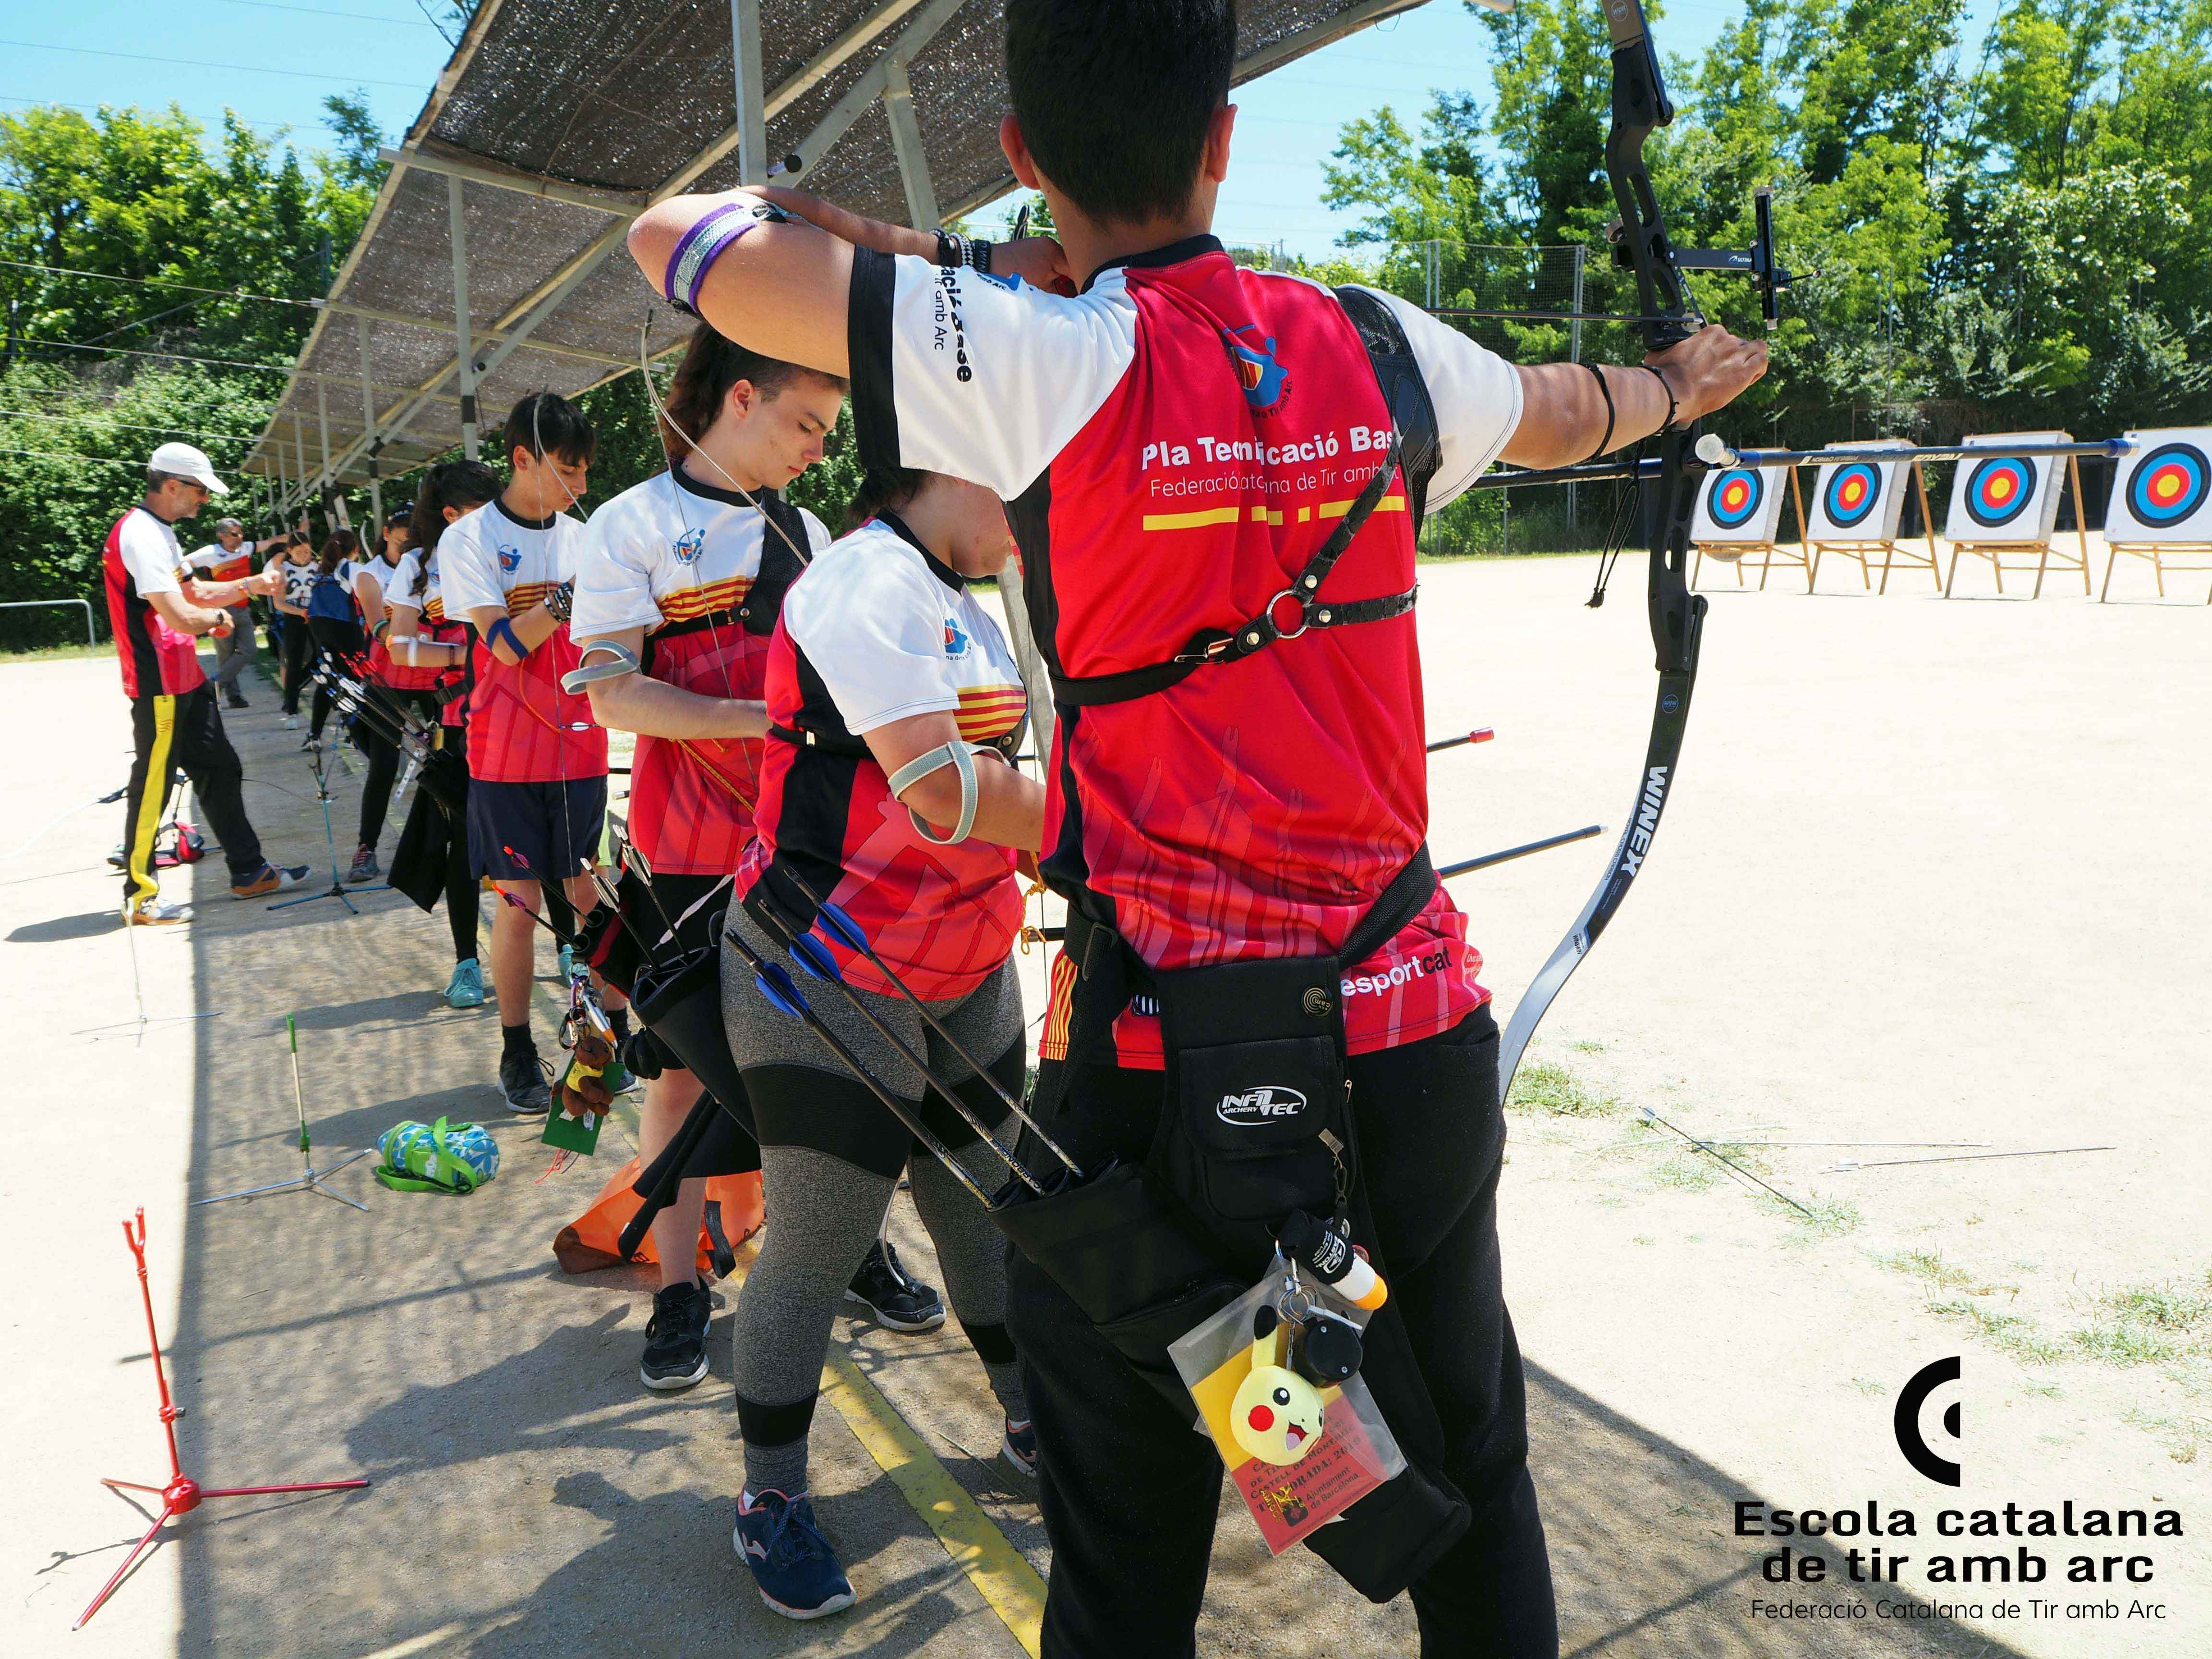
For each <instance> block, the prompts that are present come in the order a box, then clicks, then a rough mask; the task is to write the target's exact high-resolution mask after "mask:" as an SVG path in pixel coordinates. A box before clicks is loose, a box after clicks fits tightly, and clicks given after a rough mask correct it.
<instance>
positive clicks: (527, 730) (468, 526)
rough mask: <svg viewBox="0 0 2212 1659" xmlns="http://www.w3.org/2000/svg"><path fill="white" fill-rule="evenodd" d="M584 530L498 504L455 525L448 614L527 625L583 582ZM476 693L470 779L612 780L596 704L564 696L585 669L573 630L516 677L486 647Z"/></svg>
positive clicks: (477, 665) (554, 637) (443, 569)
mask: <svg viewBox="0 0 2212 1659" xmlns="http://www.w3.org/2000/svg"><path fill="white" fill-rule="evenodd" d="M583 542H584V526H582V525H581V524H580V523H579V522H577V520H574V519H572V518H569V517H568V515H567V514H566V513H555V514H554V515H553V516H552V517H551V518H550V519H542V520H536V521H534V522H532V521H529V520H522V519H518V518H516V517H515V516H514V515H513V513H509V512H508V511H507V508H506V507H504V506H502V505H501V503H500V502H498V501H491V502H488V503H487V504H486V505H484V506H483V507H479V508H478V509H477V511H475V512H473V513H470V514H469V515H468V516H467V517H466V518H465V519H461V520H457V521H456V522H454V523H453V524H451V525H449V526H447V528H446V532H445V533H444V534H443V535H441V536H440V537H439V538H438V551H437V561H436V562H437V566H438V569H439V571H440V573H441V577H442V580H443V586H444V592H443V596H442V597H443V599H444V603H445V609H446V611H447V613H449V614H450V615H451V616H452V617H453V618H454V619H455V620H456V621H459V622H466V621H467V620H468V619H469V614H470V613H471V611H477V610H481V609H483V608H485V607H487V606H496V607H502V608H504V609H505V611H507V615H508V616H509V617H519V616H520V615H521V614H522V613H523V612H524V611H527V610H529V609H530V608H531V607H532V605H536V604H538V601H540V600H541V599H544V597H545V596H546V595H547V594H548V593H550V592H552V591H553V589H555V588H556V587H557V586H560V585H561V584H562V582H564V581H567V580H569V578H571V577H573V576H574V574H576V558H577V555H578V553H579V552H580V551H581V550H582V547H583ZM471 665H472V667H473V671H474V674H475V681H476V689H475V690H473V691H472V692H471V694H470V696H469V775H471V777H473V778H475V779H477V781H480V782H485V783H551V782H554V781H556V780H559V779H562V778H602V777H605V775H606V773H607V734H606V732H604V731H603V730H601V729H600V728H599V726H596V725H593V724H592V705H591V703H590V702H588V701H587V700H586V698H584V697H583V696H580V695H578V696H570V695H569V694H568V692H566V691H563V690H562V689H561V677H562V675H563V674H565V673H567V672H568V671H569V670H570V669H572V668H574V666H575V665H576V647H575V645H574V642H573V641H571V640H570V638H569V635H568V624H567V623H562V624H561V625H559V626H558V627H556V628H555V629H554V630H553V632H552V633H551V634H550V635H548V636H547V637H546V639H545V641H544V643H542V644H541V645H539V646H538V648H537V649H536V650H535V651H532V653H530V654H529V655H528V656H527V657H525V658H524V659H522V663H521V665H520V666H519V667H513V668H510V667H508V666H507V664H505V663H503V662H501V660H500V659H498V658H497V657H495V656H494V655H493V654H492V653H491V650H490V647H488V646H487V645H485V643H484V642H483V641H482V640H478V641H477V646H476V650H475V653H474V654H473V656H472V658H471Z"/></svg>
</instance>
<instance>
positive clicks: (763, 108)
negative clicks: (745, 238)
mask: <svg viewBox="0 0 2212 1659" xmlns="http://www.w3.org/2000/svg"><path fill="white" fill-rule="evenodd" d="M730 54H731V57H732V60H733V62H734V64H735V67H736V70H737V82H738V84H737V93H738V122H737V126H738V183H739V184H743V185H764V184H766V183H767V182H768V93H767V90H766V88H764V87H763V85H762V82H761V27H760V0H730Z"/></svg>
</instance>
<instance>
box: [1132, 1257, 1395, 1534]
mask: <svg viewBox="0 0 2212 1659" xmlns="http://www.w3.org/2000/svg"><path fill="white" fill-rule="evenodd" d="M1289 1282H1290V1270H1289V1267H1288V1264H1287V1263H1285V1261H1284V1260H1283V1258H1282V1257H1280V1256H1277V1257H1276V1258H1275V1261H1274V1264H1273V1267H1270V1268H1269V1269H1268V1272H1267V1277H1266V1278H1265V1279H1261V1281H1260V1282H1259V1283H1258V1284H1257V1285H1254V1286H1253V1287H1252V1288H1251V1289H1250V1290H1249V1291H1246V1292H1245V1293H1244V1294H1243V1296H1241V1297H1237V1300H1236V1301H1234V1302H1232V1303H1231V1304H1229V1305H1228V1306H1227V1307H1225V1308H1224V1309H1222V1310H1221V1311H1220V1312H1218V1313H1217V1314H1215V1315H1214V1316H1212V1318H1210V1319H1208V1320H1206V1322H1204V1323H1203V1324H1200V1325H1198V1326H1196V1327H1194V1328H1193V1329H1191V1330H1190V1331H1189V1332H1188V1333H1187V1334H1184V1335H1183V1336H1182V1337H1181V1338H1180V1339H1178V1340H1176V1341H1175V1342H1173V1343H1171V1344H1170V1345H1169V1347H1168V1353H1169V1355H1170V1357H1171V1358H1173V1359H1174V1360H1175V1363H1176V1370H1177V1371H1178V1372H1180V1373H1181V1374H1182V1381H1183V1386H1184V1387H1185V1388H1187V1389H1189V1390H1190V1395H1191V1398H1192V1400H1193V1401H1195V1402H1196V1403H1197V1406H1198V1411H1199V1418H1200V1425H1201V1432H1203V1433H1205V1434H1207V1435H1210V1436H1211V1437H1212V1440H1213V1447H1214V1449H1215V1450H1216V1451H1217V1452H1218V1453H1219V1454H1220V1455H1221V1461H1222V1462H1223V1463H1224V1464H1225V1466H1226V1467H1227V1468H1228V1470H1229V1478H1230V1480H1231V1482H1232V1483H1233V1484H1234V1485H1235V1486H1236V1488H1237V1492H1238V1494H1239V1495H1240V1496H1241V1497H1242V1498H1243V1499H1244V1507H1245V1508H1246V1509H1248V1510H1251V1512H1252V1519H1253V1520H1254V1521H1255V1522H1257V1523H1258V1525H1259V1528H1260V1536H1261V1538H1262V1539H1263V1540H1265V1541H1266V1542H1267V1549H1268V1552H1269V1553H1271V1554H1274V1555H1280V1554H1281V1553H1283V1552H1284V1551H1285V1550H1286V1549H1288V1548H1290V1547H1291V1545H1293V1544H1295V1543H1297V1541H1299V1540H1300V1539H1302V1538H1304V1536H1305V1535H1306V1534H1308V1533H1310V1532H1312V1531H1313V1530H1315V1528H1318V1527H1321V1526H1324V1525H1326V1524H1327V1523H1328V1522H1331V1521H1334V1519H1335V1518H1336V1517H1337V1516H1340V1515H1341V1514H1343V1513H1344V1511H1345V1510H1347V1509H1349V1508H1350V1507H1351V1506H1352V1504H1356V1503H1358V1501H1359V1500H1360V1499H1361V1498H1364V1497H1365V1496H1366V1495H1367V1494H1368V1493H1369V1492H1372V1491H1374V1490H1375V1488H1376V1487H1377V1486H1381V1485H1382V1484H1383V1482H1384V1481H1386V1480H1391V1479H1393V1478H1394V1477H1395V1476H1396V1475H1397V1474H1399V1473H1400V1472H1401V1471H1402V1470H1403V1469H1404V1468H1405V1467H1406V1460H1405V1457H1404V1455H1402V1454H1401V1452H1400V1451H1399V1449H1398V1443H1397V1441H1396V1439H1395V1437H1393V1436H1392V1435H1391V1433H1390V1430H1389V1425H1386V1424H1385V1423H1384V1422H1383V1413H1381V1412H1380V1411H1378V1410H1376V1406H1375V1397H1374V1395H1371V1394H1370V1393H1369V1392H1368V1391H1367V1384H1366V1383H1365V1382H1364V1380H1362V1379H1361V1378H1360V1377H1358V1376H1353V1377H1352V1379H1351V1380H1350V1381H1348V1382H1346V1383H1344V1384H1342V1385H1341V1386H1334V1387H1329V1388H1324V1389H1322V1390H1321V1391H1320V1393H1321V1398H1322V1431H1321V1433H1320V1434H1319V1435H1318V1436H1317V1437H1316V1439H1315V1442H1314V1445H1313V1449H1311V1450H1310V1451H1309V1452H1307V1453H1306V1454H1305V1455H1304V1456H1303V1457H1301V1458H1299V1459H1298V1461H1297V1462H1295V1463H1287V1464H1273V1463H1267V1462H1261V1460H1260V1459H1259V1458H1256V1457H1254V1456H1251V1455H1249V1454H1248V1453H1247V1452H1246V1451H1245V1450H1244V1449H1243V1447H1241V1446H1239V1445H1238V1444H1237V1442H1236V1440H1235V1439H1234V1438H1233V1437H1231V1433H1230V1429H1229V1411H1230V1403H1231V1401H1232V1400H1234V1399H1235V1397H1236V1394H1237V1385H1238V1384H1239V1383H1243V1380H1244V1378H1245V1377H1246V1376H1247V1375H1249V1372H1250V1370H1251V1369H1252V1319H1253V1316H1254V1315H1255V1314H1256V1313H1257V1312H1258V1311H1259V1310H1260V1309H1261V1306H1262V1305H1264V1304H1273V1306H1274V1307H1275V1308H1276V1309H1277V1310H1278V1311H1279V1312H1281V1313H1283V1314H1284V1315H1285V1317H1290V1316H1294V1315H1295V1314H1296V1312H1297V1308H1296V1307H1289V1308H1286V1307H1285V1290H1286V1286H1287V1285H1288V1284H1289ZM1296 1297H1304V1298H1306V1299H1307V1300H1308V1301H1309V1302H1310V1304H1312V1305H1314V1306H1317V1307H1322V1308H1326V1309H1328V1310H1329V1311H1330V1312H1332V1313H1335V1314H1339V1315H1341V1316H1343V1317H1344V1318H1346V1319H1348V1320H1350V1321H1351V1322H1352V1323H1353V1324H1355V1325H1358V1326H1360V1327H1362V1328H1364V1327H1365V1325H1366V1323H1367V1320H1368V1314H1367V1312H1366V1311H1365V1310H1364V1309H1360V1308H1355V1307H1353V1306H1352V1304H1350V1303H1348V1302H1346V1301H1344V1300H1343V1299H1341V1298H1340V1297H1337V1296H1335V1295H1334V1294H1333V1293H1332V1292H1330V1291H1329V1290H1328V1287H1327V1286H1325V1285H1317V1284H1316V1283H1314V1282H1313V1280H1312V1279H1310V1277H1306V1276H1300V1277H1299V1279H1297V1290H1296V1291H1295V1292H1293V1293H1292V1297H1291V1299H1293V1300H1295V1298H1296Z"/></svg>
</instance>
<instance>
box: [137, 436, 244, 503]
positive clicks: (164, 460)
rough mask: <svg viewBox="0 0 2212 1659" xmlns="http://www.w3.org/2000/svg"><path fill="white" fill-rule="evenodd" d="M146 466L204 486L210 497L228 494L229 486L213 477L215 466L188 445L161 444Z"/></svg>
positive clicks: (202, 454)
mask: <svg viewBox="0 0 2212 1659" xmlns="http://www.w3.org/2000/svg"><path fill="white" fill-rule="evenodd" d="M146 465H147V466H148V467H149V469H151V470H152V471H155V472H168V473H173V474H174V475H175V476H176V477H179V478H190V479H191V481H192V482H193V483H196V484H204V485H205V486H206V487H207V491H208V494H210V495H229V494H230V486H229V485H228V484H227V483H223V481H222V479H220V478H218V477H216V476H215V464H214V463H213V462H211V461H210V460H209V459H208V458H207V457H206V455H205V454H204V453H202V452H200V451H199V450H197V449H194V448H193V447H191V445H190V444H163V445H162V446H161V447H160V448H159V449H157V450H155V452H154V453H153V454H152V455H151V456H150V457H149V458H148V459H147V462H146Z"/></svg>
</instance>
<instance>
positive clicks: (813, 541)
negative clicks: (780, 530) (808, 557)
mask: <svg viewBox="0 0 2212 1659" xmlns="http://www.w3.org/2000/svg"><path fill="white" fill-rule="evenodd" d="M799 517H800V518H801V519H803V520H805V521H806V550H807V552H809V553H810V554H812V553H819V552H820V551H821V550H823V548H825V547H827V546H829V544H830V543H831V542H833V541H835V540H836V539H837V538H836V537H835V536H832V535H831V534H830V533H829V526H827V525H825V524H823V522H822V520H819V519H817V518H816V517H815V516H814V515H813V514H812V513H809V512H808V511H807V510H806V509H805V507H800V508H799Z"/></svg>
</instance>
